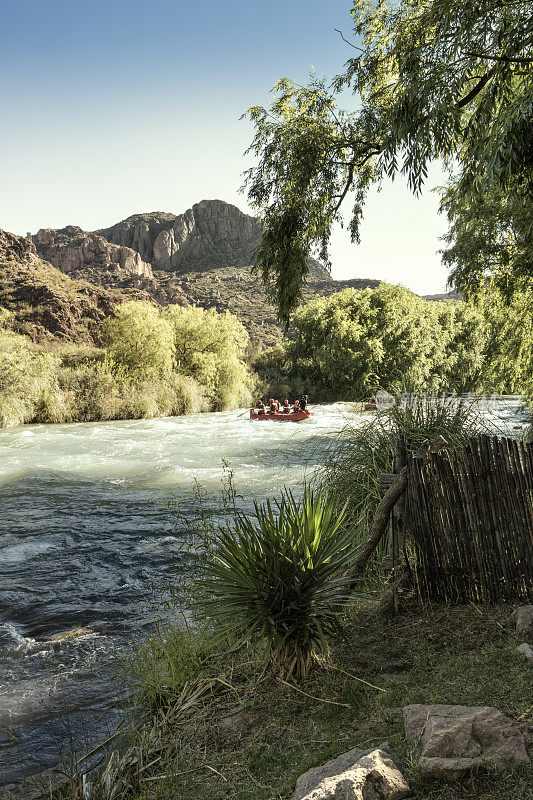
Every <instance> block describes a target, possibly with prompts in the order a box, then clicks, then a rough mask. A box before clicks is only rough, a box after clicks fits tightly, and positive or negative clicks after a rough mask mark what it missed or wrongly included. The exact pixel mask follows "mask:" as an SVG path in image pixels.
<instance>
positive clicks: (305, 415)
mask: <svg viewBox="0 0 533 800" xmlns="http://www.w3.org/2000/svg"><path fill="white" fill-rule="evenodd" d="M313 414H314V411H307V410H306V411H291V412H290V413H289V414H283V412H281V411H277V412H276V413H274V414H271V413H270V412H267V413H266V414H258V413H257V410H256V409H255V408H251V409H250V419H275V420H277V421H278V422H301V421H302V420H304V419H309V417H312V416H313Z"/></svg>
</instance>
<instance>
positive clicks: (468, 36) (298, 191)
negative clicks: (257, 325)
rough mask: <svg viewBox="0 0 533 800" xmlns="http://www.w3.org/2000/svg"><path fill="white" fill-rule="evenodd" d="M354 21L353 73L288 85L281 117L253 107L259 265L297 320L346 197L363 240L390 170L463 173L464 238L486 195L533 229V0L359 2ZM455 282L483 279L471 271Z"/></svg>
mask: <svg viewBox="0 0 533 800" xmlns="http://www.w3.org/2000/svg"><path fill="white" fill-rule="evenodd" d="M351 14H352V17H353V21H354V34H355V38H354V42H353V43H351V44H353V47H354V48H355V50H356V54H355V55H354V57H353V58H350V59H349V61H348V62H347V64H346V65H345V69H344V72H343V73H341V74H340V75H339V76H337V78H336V79H335V80H334V81H333V82H332V83H331V84H330V85H328V84H327V83H326V82H324V81H320V80H317V79H315V78H313V79H312V80H311V82H310V83H309V85H308V86H297V85H296V84H295V83H293V82H292V81H290V80H289V79H288V78H284V79H282V80H280V81H279V82H278V83H277V85H276V86H275V87H274V92H275V99H274V102H273V103H272V106H271V108H270V109H265V108H261V107H253V108H251V109H250V110H249V111H248V116H249V118H250V119H251V120H252V122H253V124H254V125H255V137H254V139H253V142H252V144H251V147H250V150H251V151H252V152H253V153H254V154H255V155H256V156H257V157H258V163H257V165H256V166H254V167H252V168H251V169H250V170H249V172H248V174H247V177H246V182H245V185H246V187H247V189H248V197H249V200H250V202H251V203H252V205H254V207H256V208H257V209H258V210H259V211H260V212H261V214H262V217H263V221H264V223H265V234H264V236H263V241H262V244H261V247H260V248H259V251H258V253H257V264H258V266H259V268H260V270H261V271H262V275H263V279H264V281H265V284H266V285H267V287H268V288H269V289H270V292H271V296H272V297H273V298H274V300H275V302H276V304H277V307H278V313H279V316H280V318H281V319H283V320H285V321H287V320H288V318H289V316H290V314H291V313H292V312H293V311H294V310H295V308H296V306H297V303H298V299H299V297H300V293H301V286H302V280H303V278H304V277H305V274H306V271H307V266H306V262H305V259H306V256H307V255H308V254H309V253H310V252H312V251H313V250H318V251H319V253H320V254H321V256H322V257H323V258H326V257H327V245H328V240H329V237H330V234H331V227H332V224H333V222H334V221H335V220H341V216H340V208H341V205H342V203H343V201H344V199H345V198H346V197H347V195H348V194H349V193H350V192H353V205H352V210H351V214H350V230H351V234H352V238H353V240H354V241H358V239H359V226H360V222H361V218H362V214H363V207H364V202H365V197H366V194H367V192H368V190H369V188H370V187H371V186H372V185H374V184H376V183H377V184H378V185H379V183H380V182H381V181H382V179H383V178H384V177H386V176H388V177H394V176H395V175H397V174H398V173H401V174H403V175H404V176H405V177H406V178H407V181H408V183H409V185H410V187H411V189H412V190H413V191H414V192H415V193H418V192H419V191H420V190H421V187H422V185H423V182H424V179H425V177H426V175H427V167H428V164H429V162H430V161H432V160H433V159H441V160H442V161H443V163H444V165H445V166H446V167H447V168H448V171H449V173H450V175H452V174H453V171H454V170H456V175H455V177H454V186H455V188H454V192H455V195H454V198H455V199H454V200H452V199H451V196H450V195H448V202H449V203H450V202H451V203H452V206H448V210H449V212H450V214H451V220H452V222H453V225H454V227H452V231H451V236H452V237H455V235H456V234H459V229H460V228H461V227H462V226H464V224H466V223H465V222H464V220H466V219H467V218H468V217H469V215H470V214H471V212H470V210H469V209H472V208H474V207H476V206H477V207H479V206H480V204H481V203H482V201H483V198H484V196H485V195H486V194H487V192H489V193H493V196H502V197H503V198H506V197H507V196H508V195H509V194H513V200H512V206H513V209H512V217H513V219H520V220H523V221H524V224H523V225H522V227H523V230H524V231H526V232H527V231H528V230H529V231H530V230H531V212H530V196H531V186H532V178H533V173H532V164H533V162H532V161H531V152H532V150H533V140H532V133H531V125H530V120H531V116H532V114H533V70H532V64H533V58H532V57H531V54H530V52H529V47H530V44H531V39H530V36H531V27H530V25H529V17H530V14H529V9H528V3H527V1H526V0H517V2H515V3H511V4H502V3H499V2H494V1H493V0H489V1H488V2H485V3H484V4H482V5H481V6H480V4H479V3H478V2H475V0H465V2H461V3H458V2H456V0H430V2H427V3H423V2H421V0H400V2H393V0H385V2H380V3H377V4H376V3H374V2H371V0H355V2H354V3H353V7H352V11H351ZM346 89H351V90H352V91H353V92H354V94H355V95H356V97H357V101H358V102H357V103H356V108H357V110H355V111H347V110H343V109H342V108H339V107H338V105H337V102H338V100H339V97H340V94H341V92H342V91H345V90H346ZM445 205H446V204H445ZM463 215H464V219H463ZM504 227H505V225H504ZM485 238H486V240H487V241H488V237H485ZM530 241H531V236H529V242H530ZM530 248H531V245H530V244H529V253H530V254H531V250H530ZM458 255H459V254H458V253H457V256H458ZM449 258H450V263H454V259H455V256H453V255H450V256H449ZM531 263H532V262H531V258H529V261H527V260H520V259H518V260H517V261H516V264H515V265H513V262H512V261H509V262H508V263H507V270H508V272H509V274H510V275H511V276H514V274H515V270H514V266H517V268H518V271H519V273H520V274H521V273H522V272H523V271H524V269H525V270H526V271H527V274H529V275H531V274H532V273H531ZM483 269H484V272H487V271H488V272H490V269H491V265H490V263H489V262H486V261H484V268H483ZM474 272H475V270H474ZM454 277H456V278H457V280H458V282H459V283H461V284H468V282H469V280H470V278H469V276H468V274H467V273H466V272H463V273H462V274H460V273H457V274H455V273H454Z"/></svg>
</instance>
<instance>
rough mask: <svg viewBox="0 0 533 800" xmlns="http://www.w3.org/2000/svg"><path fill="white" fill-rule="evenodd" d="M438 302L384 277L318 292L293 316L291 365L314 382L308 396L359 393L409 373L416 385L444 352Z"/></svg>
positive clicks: (427, 376) (350, 396)
mask: <svg viewBox="0 0 533 800" xmlns="http://www.w3.org/2000/svg"><path fill="white" fill-rule="evenodd" d="M437 310H438V306H437V305H436V304H435V305H434V304H432V303H426V302H425V301H423V300H421V299H420V298H418V297H416V296H415V295H413V294H412V292H410V291H409V290H408V289H403V288H401V287H399V286H390V285H388V284H380V285H379V286H378V287H376V288H375V289H363V290H357V289H345V290H344V291H342V292H339V293H337V294H335V295H332V296H331V297H328V298H326V299H324V298H317V299H316V300H313V301H312V302H311V303H309V304H308V305H307V306H305V307H304V308H303V309H301V310H300V311H298V312H297V313H296V314H295V316H294V319H293V326H294V331H295V336H294V339H293V341H292V342H291V344H290V346H289V351H288V355H289V358H290V359H291V360H292V363H293V372H294V373H297V374H299V375H300V376H301V377H302V379H303V380H304V382H305V383H306V385H307V386H308V387H313V389H312V391H313V395H314V396H316V395H317V394H318V395H319V396H321V397H334V398H335V399H336V400H337V399H342V400H356V399H363V398H364V397H365V396H366V395H368V394H370V393H371V392H372V391H373V390H375V389H376V388H377V387H378V386H383V387H387V386H391V385H392V384H393V383H395V382H397V381H399V380H400V379H401V378H402V376H404V375H406V374H407V373H409V374H411V376H412V377H413V379H415V380H416V382H417V383H418V385H424V384H427V383H429V382H430V379H431V377H432V375H433V374H436V375H438V372H439V364H438V360H439V355H440V357H441V358H442V355H441V353H442V345H443V341H442V327H441V326H439V324H438V319H437V314H436V312H437ZM439 350H440V351H441V353H440V354H439ZM308 391H310V389H309V390H308Z"/></svg>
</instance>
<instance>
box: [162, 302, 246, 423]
mask: <svg viewBox="0 0 533 800" xmlns="http://www.w3.org/2000/svg"><path fill="white" fill-rule="evenodd" d="M164 316H165V319H166V320H168V322H169V323H170V324H171V326H172V331H173V337H174V338H173V346H174V353H175V368H176V370H177V371H178V372H180V373H182V374H183V375H187V376H189V377H191V378H194V380H196V381H197V382H198V383H199V384H200V385H201V386H204V387H205V391H206V394H207V396H208V398H209V399H210V401H211V405H212V408H213V410H214V411H223V410H224V409H226V408H232V407H233V408H234V407H235V406H238V405H241V404H242V405H248V404H249V403H250V401H251V390H252V388H253V380H252V376H251V375H250V372H249V370H248V368H247V366H246V363H245V360H244V359H245V351H246V347H247V345H248V344H249V337H248V333H247V332H246V329H245V328H244V326H243V325H242V323H241V322H239V320H238V319H237V317H235V316H233V314H230V313H229V312H226V313H225V314H219V313H217V312H216V311H214V310H213V309H211V310H206V309H203V308H199V307H197V306H190V307H186V308H183V307H181V306H170V307H169V308H167V309H166V311H165V312H164Z"/></svg>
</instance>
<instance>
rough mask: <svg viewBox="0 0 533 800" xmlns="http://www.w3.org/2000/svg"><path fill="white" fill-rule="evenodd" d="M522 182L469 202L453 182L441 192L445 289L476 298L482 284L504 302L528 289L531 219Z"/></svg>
mask: <svg viewBox="0 0 533 800" xmlns="http://www.w3.org/2000/svg"><path fill="white" fill-rule="evenodd" d="M528 192H529V189H528V186H527V183H526V182H525V181H521V182H519V181H515V182H514V186H512V187H511V186H509V187H508V188H506V189H502V188H501V187H495V186H493V187H492V188H490V189H489V190H487V191H486V192H485V193H484V194H482V195H479V196H477V197H473V198H467V197H465V196H464V194H463V193H462V190H461V186H460V184H459V182H458V181H452V182H450V184H449V185H448V186H447V188H446V190H445V191H444V194H443V197H442V203H441V210H442V211H443V212H445V213H446V214H447V216H448V221H449V223H450V228H449V231H448V233H447V234H446V236H445V237H444V238H445V241H446V243H447V245H448V247H447V248H446V249H445V250H444V251H443V262H444V263H445V264H447V265H448V266H450V267H451V273H450V283H451V284H453V285H454V286H455V287H456V289H458V290H459V291H461V292H463V293H464V294H472V293H474V294H475V293H476V292H477V291H478V290H479V289H481V288H482V287H483V285H484V284H485V282H486V281H487V279H490V280H491V281H492V284H493V287H495V288H498V289H499V290H500V292H501V293H502V295H503V296H504V297H507V298H508V297H510V295H511V294H512V293H513V291H514V290H515V289H517V288H518V287H524V286H526V285H527V283H528V280H530V279H531V275H532V270H533V217H532V214H531V211H530V203H529V202H528Z"/></svg>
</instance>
